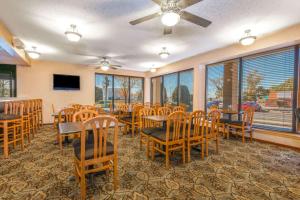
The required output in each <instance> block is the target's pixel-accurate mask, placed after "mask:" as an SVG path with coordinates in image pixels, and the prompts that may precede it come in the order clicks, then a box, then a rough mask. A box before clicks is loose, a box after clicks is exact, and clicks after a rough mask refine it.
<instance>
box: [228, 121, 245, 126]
mask: <svg viewBox="0 0 300 200" xmlns="http://www.w3.org/2000/svg"><path fill="white" fill-rule="evenodd" d="M228 124H229V125H234V126H243V121H231V122H230V123H228Z"/></svg>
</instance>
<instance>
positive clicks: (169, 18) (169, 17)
mask: <svg viewBox="0 0 300 200" xmlns="http://www.w3.org/2000/svg"><path fill="white" fill-rule="evenodd" d="M179 21H180V15H179V14H178V13H175V12H173V11H167V12H164V13H163V14H162V17H161V22H162V24H163V25H165V26H175V25H176V24H177V23H178V22H179Z"/></svg>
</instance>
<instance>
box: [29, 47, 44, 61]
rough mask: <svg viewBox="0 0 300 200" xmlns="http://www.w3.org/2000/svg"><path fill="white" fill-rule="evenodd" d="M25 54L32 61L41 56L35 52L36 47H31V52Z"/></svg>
mask: <svg viewBox="0 0 300 200" xmlns="http://www.w3.org/2000/svg"><path fill="white" fill-rule="evenodd" d="M26 52H27V54H28V55H29V57H30V58H32V59H38V58H39V57H40V56H41V53H39V52H37V51H36V47H32V49H31V50H27V51H26Z"/></svg>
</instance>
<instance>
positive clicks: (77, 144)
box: [73, 139, 114, 160]
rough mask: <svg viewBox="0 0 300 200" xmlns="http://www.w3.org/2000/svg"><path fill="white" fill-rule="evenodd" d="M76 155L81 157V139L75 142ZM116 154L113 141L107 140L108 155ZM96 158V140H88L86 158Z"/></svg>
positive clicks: (78, 157)
mask: <svg viewBox="0 0 300 200" xmlns="http://www.w3.org/2000/svg"><path fill="white" fill-rule="evenodd" d="M73 147H74V152H75V156H76V158H77V159H78V160H80V159H81V145H80V140H79V139H77V140H75V141H74V142H73ZM112 154H114V145H113V144H112V143H111V142H106V155H112ZM93 158H94V142H93V141H91V140H90V141H88V142H87V143H86V145H85V160H89V159H93Z"/></svg>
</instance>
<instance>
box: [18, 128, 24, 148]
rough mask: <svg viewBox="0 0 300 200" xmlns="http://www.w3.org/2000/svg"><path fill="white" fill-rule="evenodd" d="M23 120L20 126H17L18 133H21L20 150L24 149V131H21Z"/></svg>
mask: <svg viewBox="0 0 300 200" xmlns="http://www.w3.org/2000/svg"><path fill="white" fill-rule="evenodd" d="M22 123H23V122H21V126H20V127H19V131H20V134H21V149H22V151H23V150H24V132H23V125H22Z"/></svg>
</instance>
